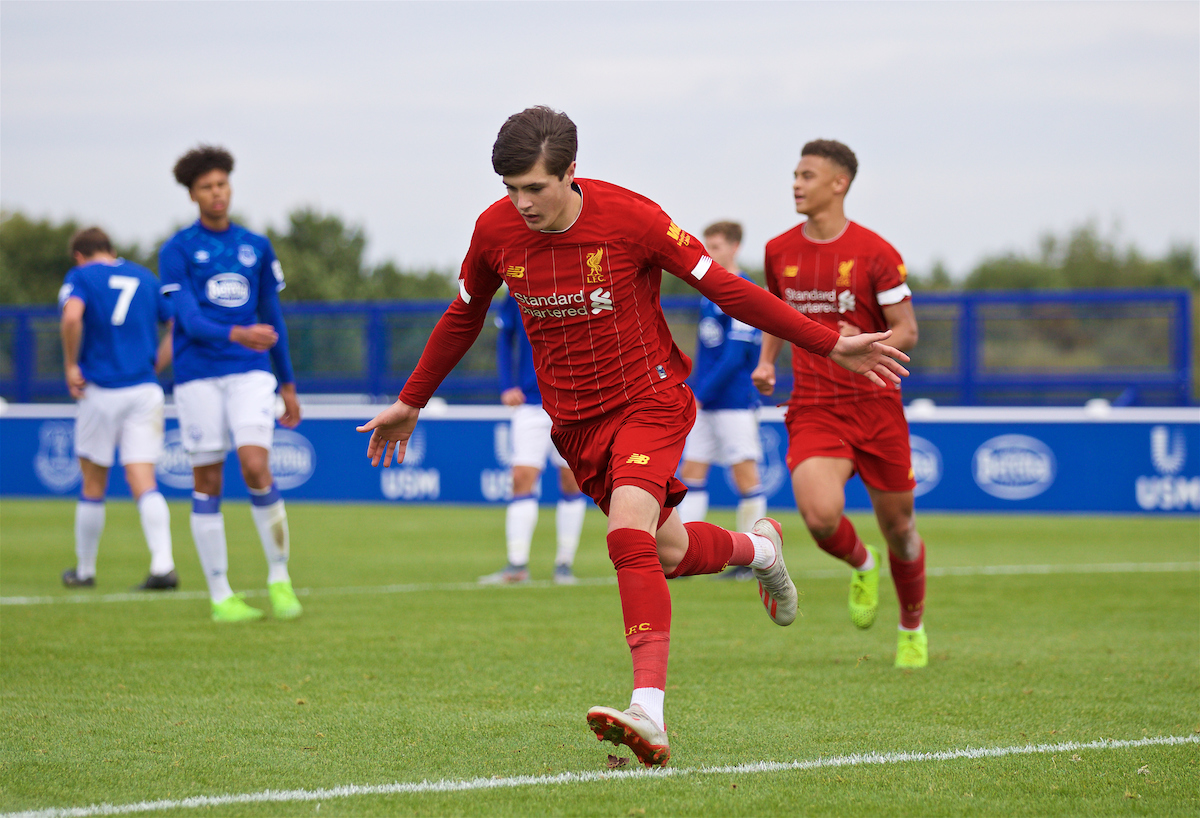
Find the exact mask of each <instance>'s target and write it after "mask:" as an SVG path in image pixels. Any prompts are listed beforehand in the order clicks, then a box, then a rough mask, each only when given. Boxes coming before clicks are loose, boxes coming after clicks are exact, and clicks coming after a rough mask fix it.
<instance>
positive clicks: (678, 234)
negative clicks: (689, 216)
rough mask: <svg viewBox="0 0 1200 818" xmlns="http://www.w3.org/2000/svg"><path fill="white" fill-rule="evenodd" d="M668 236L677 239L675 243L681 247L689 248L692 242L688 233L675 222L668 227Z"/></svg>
mask: <svg viewBox="0 0 1200 818" xmlns="http://www.w3.org/2000/svg"><path fill="white" fill-rule="evenodd" d="M667 235H668V236H670V237H671V238H673V239H675V243H676V244H678V245H679V246H680V247H687V246H688V245H689V244H691V242H692V237H691V236H689V235H688V234H687V231H686V230H684V229H683V228H681V227H680V226H679V225H677V224H675V222H671V224H670V225H669V226H668V227H667Z"/></svg>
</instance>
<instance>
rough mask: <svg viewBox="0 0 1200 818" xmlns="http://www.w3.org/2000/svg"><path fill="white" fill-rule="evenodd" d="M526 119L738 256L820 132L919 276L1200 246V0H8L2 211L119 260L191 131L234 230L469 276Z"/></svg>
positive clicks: (156, 204)
mask: <svg viewBox="0 0 1200 818" xmlns="http://www.w3.org/2000/svg"><path fill="white" fill-rule="evenodd" d="M533 104H547V105H551V106H553V107H556V108H559V109H561V110H564V111H566V112H567V113H568V114H569V115H570V116H571V117H572V118H573V119H574V120H575V122H576V123H577V124H578V126H579V129H580V153H579V175H580V176H585V177H592V176H594V177H598V178H602V179H606V180H608V181H611V182H615V183H617V184H620V185H623V186H625V187H629V188H632V189H634V190H636V191H638V192H639V193H642V194H644V195H647V196H649V197H650V198H652V199H654V200H655V201H657V202H658V203H659V204H660V205H662V206H663V208H664V209H665V210H666V211H667V212H668V213H670V214H671V215H672V217H673V218H674V219H675V221H677V222H679V223H680V224H682V225H684V226H685V227H686V228H687V229H689V230H691V231H692V232H699V231H700V230H701V229H702V228H703V226H704V225H705V224H707V223H708V222H710V221H714V220H716V219H720V218H734V219H738V220H741V221H742V222H743V223H744V224H745V226H746V241H745V243H744V245H743V255H742V260H743V262H744V263H747V264H749V265H751V266H761V262H762V248H763V245H764V244H765V243H766V241H767V240H768V239H769V238H771V237H772V236H774V235H776V234H778V233H780V232H782V231H783V230H786V229H787V228H789V227H791V226H792V225H794V224H795V223H796V222H797V221H798V220H799V219H798V217H797V216H796V214H795V213H794V212H793V210H792V203H791V191H790V181H791V172H792V169H793V167H794V166H795V163H796V161H797V159H798V155H799V149H800V146H801V145H802V144H803V143H804V142H805V141H807V140H808V139H811V138H816V137H828V138H836V139H841V140H842V141H844V142H846V143H848V144H849V145H850V146H851V147H852V148H853V149H854V150H855V151H856V152H857V154H858V157H859V162H860V171H859V177H858V180H857V181H856V182H855V184H854V187H853V189H852V190H851V193H850V196H849V199H848V200H847V210H848V212H849V215H850V217H851V218H853V219H855V220H857V221H860V222H862V223H864V224H866V225H867V226H869V227H871V228H872V229H874V230H875V231H877V232H879V233H881V234H882V235H883V236H884V237H885V238H887V239H888V240H890V241H891V242H892V243H893V244H894V245H895V246H896V247H897V248H898V249H899V250H900V252H901V253H902V254H903V255H904V256H905V259H906V261H907V262H908V265H909V267H910V269H913V270H915V271H918V272H923V271H927V270H928V269H929V268H930V267H931V265H932V264H933V262H934V261H935V260H938V259H940V260H943V261H944V262H945V263H946V264H947V266H948V267H949V268H950V270H951V272H952V273H954V274H956V275H961V274H963V273H965V272H966V271H968V270H969V269H970V268H971V266H973V265H974V264H975V263H976V262H977V261H979V260H980V258H982V257H983V256H985V255H987V254H994V253H998V252H1003V251H1006V250H1031V249H1032V248H1034V247H1035V245H1036V240H1037V237H1038V236H1039V235H1040V234H1041V233H1043V232H1045V231H1054V232H1057V233H1063V232H1065V231H1066V230H1068V229H1069V228H1071V227H1074V226H1078V225H1080V224H1082V223H1084V222H1085V221H1087V220H1094V221H1095V222H1096V223H1097V224H1098V225H1099V226H1100V227H1101V229H1102V230H1104V231H1105V232H1109V231H1112V230H1113V229H1118V230H1119V233H1118V235H1119V237H1120V240H1121V242H1122V243H1135V244H1137V245H1138V246H1139V247H1140V248H1141V249H1142V250H1143V251H1145V252H1148V253H1152V254H1155V255H1158V254H1161V253H1162V252H1165V251H1166V249H1167V248H1168V247H1169V246H1170V244H1171V243H1172V242H1187V243H1191V244H1193V245H1195V244H1197V243H1200V238H1198V234H1200V3H1196V2H1132V3H1125V2H1032V3H1017V2H1001V3H993V2H914V3H909V2H887V3H877V2H821V3H807V2H794V3H784V2H775V3H754V2H737V3H733V2H701V3H697V2H664V3H634V2H543V3H511V2H485V3H468V2H438V3H415V2H414V3H407V2H369V3H367V2H354V3H351V2H340V3H331V2H286V1H285V2H177V3H146V2H135V3H126V2H118V3H114V2H84V3H66V2H28V1H27V0H4V2H3V3H2V4H0V202H2V204H3V207H5V208H6V209H10V210H11V209H20V210H22V211H24V212H26V213H28V214H30V215H34V216H49V217H52V218H55V219H61V218H64V217H67V216H73V217H75V218H77V219H80V220H82V221H86V222H95V223H98V224H100V225H102V226H104V227H105V228H107V229H108V230H109V232H110V233H111V234H112V235H113V236H114V237H115V238H117V239H118V240H122V241H139V242H142V243H143V244H145V243H149V242H151V241H153V240H155V239H157V238H160V237H162V236H163V235H165V234H166V233H167V232H168V230H170V229H171V228H172V227H174V226H176V225H179V224H182V223H186V222H190V221H191V220H192V219H194V217H195V214H194V210H193V208H192V205H191V203H190V202H189V201H188V199H187V194H186V192H185V191H183V189H182V188H179V187H177V186H176V185H175V183H174V181H173V180H172V178H171V175H170V168H171V165H172V164H173V163H174V160H175V159H176V157H177V156H178V155H179V154H181V153H182V152H183V151H184V150H186V149H187V148H188V147H191V146H193V145H195V144H196V143H198V142H201V141H205V142H212V143H219V144H223V145H226V146H228V147H229V148H230V149H231V150H232V151H233V152H234V154H235V155H236V157H237V161H238V166H237V169H236V171H235V173H234V176H233V182H234V191H235V195H234V210H235V211H236V212H237V213H239V214H242V216H243V217H244V218H245V220H246V222H247V226H249V227H250V228H252V229H256V230H260V231H261V230H263V229H265V227H266V226H267V225H275V226H281V225H282V224H283V223H284V219H285V215H286V214H287V212H288V211H289V210H291V209H293V208H296V207H298V206H302V205H312V206H315V207H317V208H319V209H321V210H323V211H326V212H331V213H335V214H337V215H339V216H341V217H343V218H345V219H346V220H347V221H348V222H350V223H355V224H359V225H361V226H362V227H363V228H364V229H365V230H366V232H367V234H368V237H369V240H370V245H369V248H368V253H369V255H370V256H371V258H372V259H373V260H383V259H389V258H390V259H393V260H395V261H396V262H398V263H399V264H401V265H402V266H407V267H416V266H428V265H433V266H438V267H447V268H449V267H453V268H457V266H458V263H459V261H460V260H461V257H462V254H463V253H464V252H465V250H466V247H467V243H468V241H469V239H470V233H471V229H472V226H473V224H474V220H475V218H476V216H477V215H478V214H479V213H480V212H481V211H482V210H483V209H484V208H485V207H487V205H488V204H490V203H491V202H492V201H495V200H496V199H498V198H500V197H501V196H502V195H503V189H502V187H501V185H500V182H499V180H498V179H497V178H496V177H495V176H494V175H493V173H492V171H491V166H490V152H491V145H492V141H493V140H494V139H495V134H496V130H497V129H498V128H499V126H500V124H501V122H503V120H504V119H505V117H507V116H508V115H509V114H511V113H513V112H515V111H518V110H520V109H522V108H525V107H527V106H529V105H533Z"/></svg>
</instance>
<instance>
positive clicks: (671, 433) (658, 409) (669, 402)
mask: <svg viewBox="0 0 1200 818" xmlns="http://www.w3.org/2000/svg"><path fill="white" fill-rule="evenodd" d="M695 421H696V400H695V398H694V397H692V391H691V390H690V389H688V387H687V385H686V384H679V385H677V386H673V387H671V388H670V389H668V390H666V391H665V392H660V393H657V394H656V393H649V394H646V395H642V396H641V397H638V398H636V399H635V400H633V402H631V403H627V404H625V405H624V406H622V407H620V408H618V409H614V410H613V411H611V412H609V413H608V414H606V415H602V416H600V417H598V418H594V419H592V420H585V421H583V422H581V423H572V424H569V425H566V426H555V427H554V430H553V431H552V432H551V433H550V437H551V438H552V439H553V440H554V445H555V446H557V447H558V451H559V453H560V454H562V456H563V458H564V459H566V461H567V463H568V464H570V466H571V471H572V472H574V474H575V479H576V480H577V481H578V482H579V488H580V489H581V490H582V491H583V493H584V494H586V495H588V496H589V497H591V498H592V499H593V500H595V501H596V505H598V506H599V507H600V510H601V511H603V512H604V513H605V514H608V505H609V502H610V501H611V500H612V492H613V489H614V488H616V487H617V486H638V487H639V488H643V489H645V490H646V491H648V492H650V493H651V494H652V495H654V497H655V498H656V499H657V500H658V502H659V505H661V506H663V507H664V508H671V507H674V506H676V505H678V504H679V501H680V500H682V499H683V495H685V494H687V487H686V486H684V485H683V483H681V482H680V481H679V480H678V479H677V478H676V477H675V470H676V469H677V468H678V467H679V459H680V458H681V457H683V444H684V443H685V442H686V441H687V436H688V432H689V431H691V428H692V424H693V423H695Z"/></svg>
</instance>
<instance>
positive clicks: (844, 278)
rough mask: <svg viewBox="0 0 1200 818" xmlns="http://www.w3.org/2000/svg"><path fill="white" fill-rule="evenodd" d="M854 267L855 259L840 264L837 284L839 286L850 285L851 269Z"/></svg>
mask: <svg viewBox="0 0 1200 818" xmlns="http://www.w3.org/2000/svg"><path fill="white" fill-rule="evenodd" d="M853 269H854V259H850V260H849V261H843V262H842V263H841V264H839V265H838V276H837V284H836V285H835V286H838V287H849V286H850V271H851V270H853Z"/></svg>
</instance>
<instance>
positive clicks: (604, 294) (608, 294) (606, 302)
mask: <svg viewBox="0 0 1200 818" xmlns="http://www.w3.org/2000/svg"><path fill="white" fill-rule="evenodd" d="M591 298H592V315H599V314H600V313H602V312H603V311H604V310H609V311H610V312H611V311H612V308H613V300H612V291H611V290H609V291H606V290H601V289H596V290H592V295H591Z"/></svg>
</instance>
